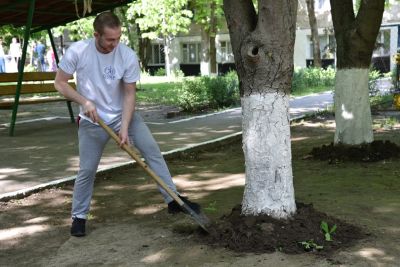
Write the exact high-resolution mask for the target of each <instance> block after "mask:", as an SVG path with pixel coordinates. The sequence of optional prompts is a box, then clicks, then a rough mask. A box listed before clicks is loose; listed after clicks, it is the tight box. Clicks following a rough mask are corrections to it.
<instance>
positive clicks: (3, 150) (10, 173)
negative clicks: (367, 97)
mask: <svg viewBox="0 0 400 267" xmlns="http://www.w3.org/2000/svg"><path fill="white" fill-rule="evenodd" d="M331 104H332V94H331V93H330V92H327V93H322V94H318V95H311V96H306V97H299V98H294V99H292V100H291V101H290V115H291V118H292V119H293V118H297V117H299V116H301V115H304V114H305V113H309V112H315V111H317V110H322V109H325V108H326V107H327V106H328V105H331ZM67 119H68V118H66V117H64V118H60V117H57V116H56V117H53V118H48V119H47V120H46V119H45V118H41V119H40V120H36V121H30V122H25V123H24V122H23V121H20V122H19V123H18V124H17V126H16V130H17V131H16V132H17V135H16V136H15V137H8V135H7V134H8V126H7V124H6V123H5V124H0V138H1V141H0V157H1V158H0V200H1V199H5V198H8V197H9V196H12V195H15V194H17V193H18V192H19V193H20V194H21V192H22V193H23V192H25V191H26V190H30V189H32V188H35V187H40V186H41V185H43V184H46V183H51V182H54V183H58V182H59V181H60V179H61V180H62V179H64V180H70V179H73V178H74V176H75V175H76V172H77V170H78V151H77V136H76V126H75V125H74V124H72V123H67ZM147 123H148V125H149V127H150V129H151V131H152V132H153V135H154V137H155V138H156V140H157V142H158V143H159V145H160V148H161V150H162V151H163V152H167V153H168V152H170V151H173V150H176V149H181V148H188V147H190V146H193V145H196V144H201V143H204V142H210V141H212V140H215V139H218V138H223V137H224V136H228V135H234V134H240V132H241V130H242V125H241V109H240V108H235V109H230V110H227V111H224V112H220V113H215V114H209V115H205V116H197V117H192V118H190V119H183V120H176V121H163V122H160V121H156V122H154V121H147ZM130 161H131V158H130V157H129V156H127V154H126V152H124V151H122V150H120V149H119V148H118V147H117V146H116V145H115V143H114V142H109V143H108V145H107V147H106V150H105V152H104V154H103V158H102V160H101V162H100V166H99V169H107V168H111V167H115V166H118V165H119V164H121V163H126V162H130Z"/></svg>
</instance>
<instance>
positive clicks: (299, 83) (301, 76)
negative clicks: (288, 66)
mask: <svg viewBox="0 0 400 267" xmlns="http://www.w3.org/2000/svg"><path fill="white" fill-rule="evenodd" d="M335 74H336V71H335V70H334V69H333V68H332V67H328V68H327V69H322V68H314V67H312V68H295V70H294V72H293V80H292V93H293V92H300V91H302V90H304V89H306V88H310V87H318V86H333V85H334V84H335Z"/></svg>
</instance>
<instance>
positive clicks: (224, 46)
mask: <svg viewBox="0 0 400 267" xmlns="http://www.w3.org/2000/svg"><path fill="white" fill-rule="evenodd" d="M220 45H221V62H233V53H232V46H231V42H230V41H221V43H220Z"/></svg>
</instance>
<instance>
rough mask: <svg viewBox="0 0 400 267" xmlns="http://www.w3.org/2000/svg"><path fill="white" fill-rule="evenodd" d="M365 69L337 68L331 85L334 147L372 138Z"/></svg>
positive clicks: (368, 141) (366, 70) (369, 141)
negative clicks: (333, 98) (333, 103)
mask: <svg viewBox="0 0 400 267" xmlns="http://www.w3.org/2000/svg"><path fill="white" fill-rule="evenodd" d="M368 72H369V69H339V70H338V71H337V73H336V82H335V120H336V132H335V139H334V142H335V144H338V143H342V144H347V145H357V144H362V143H371V142H372V141H373V139H374V136H373V132H372V118H371V109H370V103H369V90H368Z"/></svg>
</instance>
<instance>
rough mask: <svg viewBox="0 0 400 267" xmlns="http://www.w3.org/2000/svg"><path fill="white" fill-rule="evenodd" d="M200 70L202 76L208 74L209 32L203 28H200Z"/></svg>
mask: <svg viewBox="0 0 400 267" xmlns="http://www.w3.org/2000/svg"><path fill="white" fill-rule="evenodd" d="M200 72H201V75H202V76H209V75H210V34H209V32H208V31H207V30H205V29H204V28H203V29H201V62H200Z"/></svg>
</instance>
